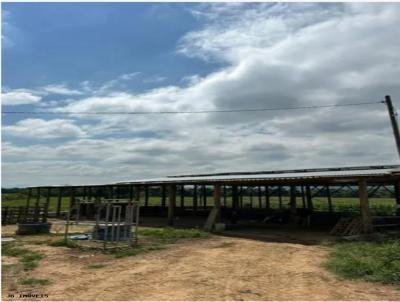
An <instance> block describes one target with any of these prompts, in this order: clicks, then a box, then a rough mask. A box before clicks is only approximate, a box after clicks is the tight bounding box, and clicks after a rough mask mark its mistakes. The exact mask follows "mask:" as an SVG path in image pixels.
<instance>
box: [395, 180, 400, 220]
mask: <svg viewBox="0 0 400 302" xmlns="http://www.w3.org/2000/svg"><path fill="white" fill-rule="evenodd" d="M394 197H395V199H396V215H397V216H400V181H396V183H395V184H394Z"/></svg>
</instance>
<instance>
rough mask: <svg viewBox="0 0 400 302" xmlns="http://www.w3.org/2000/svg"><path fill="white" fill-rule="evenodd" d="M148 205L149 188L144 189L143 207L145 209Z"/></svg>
mask: <svg viewBox="0 0 400 302" xmlns="http://www.w3.org/2000/svg"><path fill="white" fill-rule="evenodd" d="M148 205H149V187H148V186H145V187H144V206H145V207H147V206H148Z"/></svg>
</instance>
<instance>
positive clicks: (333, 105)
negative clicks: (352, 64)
mask: <svg viewBox="0 0 400 302" xmlns="http://www.w3.org/2000/svg"><path fill="white" fill-rule="evenodd" d="M382 103H383V101H379V102H376V101H375V102H363V103H349V104H331V105H312V106H299V107H272V108H248V109H226V110H200V111H94V112H84V111H3V112H2V114H35V115H36V114H37V115H45V114H51V115H74V114H77V115H145V114H202V113H235V112H262V111H285V110H304V109H320V108H334V107H349V106H363V105H376V104H382Z"/></svg>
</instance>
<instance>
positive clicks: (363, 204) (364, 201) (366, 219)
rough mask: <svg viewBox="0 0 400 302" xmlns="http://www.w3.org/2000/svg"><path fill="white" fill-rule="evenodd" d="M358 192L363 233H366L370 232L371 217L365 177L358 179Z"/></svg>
mask: <svg viewBox="0 0 400 302" xmlns="http://www.w3.org/2000/svg"><path fill="white" fill-rule="evenodd" d="M358 192H359V196H360V212H361V222H362V226H363V233H364V234H368V233H371V232H372V230H373V228H372V219H371V214H370V211H369V204H368V190H367V181H366V180H365V179H360V180H359V181H358Z"/></svg>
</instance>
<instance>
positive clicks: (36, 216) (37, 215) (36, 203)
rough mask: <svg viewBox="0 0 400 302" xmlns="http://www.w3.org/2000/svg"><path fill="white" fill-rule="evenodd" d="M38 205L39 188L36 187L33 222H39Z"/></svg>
mask: <svg viewBox="0 0 400 302" xmlns="http://www.w3.org/2000/svg"><path fill="white" fill-rule="evenodd" d="M39 203H40V188H39V187H37V189H36V202H35V215H34V221H39Z"/></svg>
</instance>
